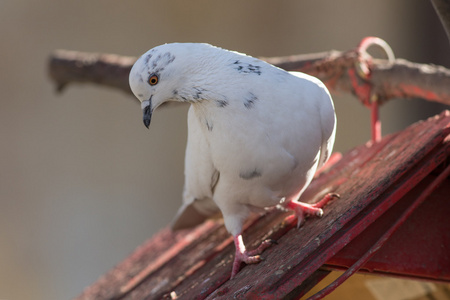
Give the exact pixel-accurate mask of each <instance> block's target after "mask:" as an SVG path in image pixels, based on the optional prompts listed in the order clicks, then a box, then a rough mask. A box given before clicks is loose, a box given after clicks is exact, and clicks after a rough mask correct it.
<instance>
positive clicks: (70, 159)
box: [0, 0, 450, 300]
mask: <svg viewBox="0 0 450 300" xmlns="http://www.w3.org/2000/svg"><path fill="white" fill-rule="evenodd" d="M369 35H373V36H378V37H381V38H383V39H385V40H386V41H387V42H388V43H389V44H390V45H391V47H392V48H393V50H394V53H395V54H396V56H397V57H400V58H405V59H408V60H410V61H414V62H420V63H435V64H440V65H444V66H447V67H449V66H450V57H449V55H448V54H449V43H448V41H447V38H446V36H445V33H444V30H443V29H442V26H441V24H440V22H439V20H438V17H437V15H436V13H435V12H434V10H433V7H432V5H431V3H430V2H428V1H423V0H398V1H390V0H379V1H370V2H369V1H350V0H341V1H334V0H323V1H271V0H247V1H238V0H229V1H220V2H219V1H206V0H204V1H185V0H176V1H142V0H141V1H133V2H130V1H128V2H127V1H119V0H108V1H105V0H103V1H95V2H93V1H86V0H80V1H69V2H67V1H49V0H46V1H7V0H6V1H1V2H0V37H1V43H0V54H1V58H2V59H1V60H0V95H1V98H0V107H1V109H0V134H1V147H0V299H8V300H16V299H33V300H39V299H70V298H73V297H75V296H77V295H78V294H80V293H81V291H82V290H83V288H85V287H86V286H88V285H89V284H91V283H92V282H94V281H95V280H96V279H97V278H98V277H99V276H100V275H102V274H103V273H105V272H106V271H107V270H109V269H110V268H112V267H113V266H114V265H115V264H117V263H118V262H119V261H121V260H122V259H124V258H125V257H126V256H127V255H128V254H129V253H130V252H131V251H133V250H134V249H135V248H136V247H137V246H138V245H140V244H142V243H143V242H144V241H145V240H146V239H148V238H150V237H151V236H152V235H153V234H154V233H155V232H157V231H158V230H159V229H161V228H163V227H165V226H166V225H167V224H168V223H169V222H170V221H171V219H172V217H173V216H174V214H175V212H176V210H177V208H178V206H179V205H180V203H181V192H182V187H183V162H184V148H185V143H186V112H187V107H176V108H167V109H161V110H158V111H157V113H155V114H154V117H153V120H152V126H151V128H150V130H147V129H146V128H145V127H144V126H143V124H142V119H141V118H142V115H141V110H140V106H139V104H138V102H137V101H136V100H135V99H133V98H132V97H131V96H129V95H125V94H124V93H122V92H118V91H116V90H112V89H107V88H100V87H97V86H92V85H82V86H77V85H74V86H69V87H68V89H67V90H65V92H64V93H63V94H61V95H58V94H56V93H55V91H54V86H53V85H52V83H51V82H50V80H49V79H48V77H47V74H46V67H47V59H48V55H49V54H50V53H51V52H52V51H53V50H54V49H57V48H63V49H70V50H80V51H94V52H108V53H116V54H122V55H133V56H138V55H141V54H142V53H144V52H145V51H147V50H148V49H150V48H152V47H154V46H157V45H159V44H163V43H167V42H175V41H179V42H188V41H189V42H207V43H211V44H214V45H216V46H221V47H223V48H227V49H231V50H236V51H239V52H244V53H247V54H250V55H253V56H266V57H269V56H281V55H290V54H300V53H311V52H321V51H328V50H332V49H336V50H348V49H350V48H353V47H355V46H356V45H357V44H358V43H359V41H360V40H361V39H362V38H363V37H365V36H369ZM333 97H334V100H335V105H336V111H337V116H338V132H337V142H336V147H335V150H336V151H346V150H348V149H350V148H352V147H353V146H356V145H359V144H361V143H364V142H366V141H367V140H368V139H369V138H370V129H369V111H368V110H366V109H365V108H363V107H362V106H361V105H360V104H359V103H358V102H357V101H356V99H355V98H354V97H352V96H350V95H333ZM442 109H443V107H442V106H439V105H436V104H430V103H426V102H425V101H423V100H419V99H418V100H397V101H393V102H390V103H388V104H387V105H385V106H384V107H383V108H382V110H381V117H382V122H383V133H385V134H386V133H389V132H394V131H398V130H401V129H402V128H404V127H406V126H407V125H408V124H411V123H412V122H414V121H416V120H419V119H424V118H426V117H428V116H432V115H434V114H436V113H438V112H440V111H441V110H442Z"/></svg>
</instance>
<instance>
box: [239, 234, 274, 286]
mask: <svg viewBox="0 0 450 300" xmlns="http://www.w3.org/2000/svg"><path fill="white" fill-rule="evenodd" d="M234 244H235V246H236V254H235V256H234V263H233V270H232V271H231V279H233V278H234V277H235V276H236V274H237V273H238V272H239V269H240V268H241V263H246V264H256V263H259V262H261V261H263V260H264V258H263V257H261V256H260V254H261V253H262V252H263V251H264V250H265V249H267V248H268V247H270V246H272V245H273V244H278V243H277V241H275V240H271V239H268V240H265V241H263V242H262V243H261V245H259V247H258V248H256V249H255V250H251V251H247V250H246V249H245V245H244V242H243V240H242V235H237V236H235V237H234Z"/></svg>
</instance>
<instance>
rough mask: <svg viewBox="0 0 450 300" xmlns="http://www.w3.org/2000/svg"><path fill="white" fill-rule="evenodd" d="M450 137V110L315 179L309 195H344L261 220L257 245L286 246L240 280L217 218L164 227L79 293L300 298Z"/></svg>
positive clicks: (252, 238) (443, 154) (352, 154)
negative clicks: (179, 228) (314, 212)
mask: <svg viewBox="0 0 450 300" xmlns="http://www.w3.org/2000/svg"><path fill="white" fill-rule="evenodd" d="M449 134H450V113H449V112H444V113H442V114H441V115H440V116H439V117H435V118H430V119H428V120H427V121H423V122H419V123H416V124H414V125H412V126H410V127H408V128H407V129H405V130H404V131H402V132H400V133H398V134H394V135H390V136H387V137H385V138H383V140H382V141H381V142H380V143H377V144H375V145H373V146H368V145H363V146H360V147H357V148H355V149H354V150H351V151H349V152H348V153H346V154H345V155H344V156H343V157H342V158H341V159H340V160H339V161H338V162H337V163H335V164H334V165H333V166H331V167H330V168H329V169H328V170H324V171H323V172H322V174H321V175H320V176H319V177H318V178H316V179H315V180H314V181H313V182H312V184H311V185H310V187H309V188H308V190H307V192H305V194H304V197H303V198H302V201H306V202H312V201H315V200H316V199H317V198H319V197H321V196H322V195H323V194H325V193H327V192H330V191H333V192H337V193H339V194H340V195H341V199H340V200H337V201H334V202H332V203H330V204H329V205H328V206H326V207H325V209H324V212H325V214H324V217H323V218H321V219H318V218H311V219H308V220H307V222H306V223H305V225H304V226H303V227H302V228H300V229H295V228H294V227H295V220H293V219H292V218H289V217H288V218H286V216H287V215H288V214H286V213H282V212H277V211H273V212H270V213H268V214H266V215H265V216H262V217H259V218H255V219H254V220H252V221H251V222H250V223H251V224H252V226H248V228H247V229H246V231H245V233H244V240H245V241H246V244H247V245H248V247H249V248H250V249H251V248H252V247H255V246H256V245H258V244H259V242H260V241H261V240H262V239H265V238H272V239H274V240H277V241H278V243H279V244H278V245H275V246H273V247H271V248H269V249H267V250H266V251H265V252H264V253H263V257H264V258H265V260H264V261H263V262H261V263H259V264H256V265H249V266H245V267H244V268H243V269H242V270H241V272H240V273H239V274H238V275H237V276H236V277H235V278H234V279H233V280H229V275H230V270H231V264H232V262H233V253H234V248H233V247H234V246H233V243H232V239H231V237H230V236H229V234H228V233H227V232H226V230H225V229H224V227H223V226H221V224H220V223H217V222H213V221H209V222H207V223H205V224H203V225H201V226H199V227H198V228H196V229H194V230H190V231H184V232H180V233H171V232H170V231H168V230H167V229H164V230H163V231H161V232H160V233H159V234H157V235H156V236H155V237H153V238H152V239H151V240H149V241H147V242H146V244H145V245H143V246H142V247H141V248H140V249H138V250H137V251H136V252H135V253H133V254H132V255H131V256H130V257H128V258H127V259H126V260H124V261H123V262H122V263H120V264H119V265H118V266H117V267H116V268H114V269H113V270H111V271H110V272H108V273H107V274H106V275H105V276H104V277H103V278H101V279H100V280H99V281H98V282H96V283H94V284H93V285H92V286H91V287H89V288H87V289H86V290H85V291H84V292H83V294H82V295H80V296H79V298H77V299H161V298H168V299H170V297H177V299H229V298H233V297H234V298H236V299H281V298H283V297H286V298H287V299H295V297H296V296H298V295H301V294H302V288H305V289H306V288H307V287H306V285H307V283H308V282H312V284H313V283H314V282H317V280H320V277H321V276H322V275H323V273H320V272H319V271H318V269H319V268H320V267H321V266H322V265H323V264H325V263H326V262H331V261H332V260H331V259H332V257H335V255H336V253H344V252H342V251H344V250H343V249H344V247H345V246H346V245H349V243H351V242H352V241H356V240H357V239H358V236H359V235H360V234H361V233H362V235H361V236H360V238H363V237H364V236H366V234H365V230H366V229H367V228H368V227H369V226H370V225H371V224H376V221H377V220H378V219H379V218H380V217H381V216H383V214H384V213H385V212H387V211H390V210H391V208H395V206H396V203H397V202H398V201H400V200H401V199H404V198H405V195H407V194H408V192H410V191H411V190H412V189H413V188H414V187H415V186H417V185H418V184H419V183H420V182H421V181H422V180H423V179H424V178H426V177H427V176H428V175H429V174H430V173H431V172H432V171H433V170H434V169H436V168H437V166H438V165H439V164H441V163H443V162H444V161H445V160H446V159H448V157H449V153H450V142H449V141H448V139H447V140H446V141H445V142H444V139H445V138H446V137H447V136H448V135H449ZM423 234H424V235H426V233H423ZM341 250H342V251H341ZM149 252H151V253H149ZM352 255H353V254H352ZM376 257H377V256H374V257H373V259H375V258H376ZM342 265H344V266H347V264H342ZM369 267H370V266H367V268H369ZM318 272H319V273H318ZM136 276H137V277H136ZM311 276H313V277H311ZM302 284H303V285H302ZM299 287H300V288H299ZM289 297H291V298H289Z"/></svg>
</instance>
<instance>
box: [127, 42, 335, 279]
mask: <svg viewBox="0 0 450 300" xmlns="http://www.w3.org/2000/svg"><path fill="white" fill-rule="evenodd" d="M129 80H130V87H131V90H132V91H133V93H134V95H135V96H136V97H137V98H138V99H139V100H140V101H141V103H142V104H141V107H142V110H143V114H144V117H143V121H144V124H145V126H146V127H147V128H148V126H149V125H150V120H151V116H152V113H153V111H154V110H155V109H156V108H157V107H158V106H160V105H161V104H163V103H165V102H167V101H178V102H188V103H190V104H191V106H190V109H189V113H188V142H187V148H186V158H185V186H184V192H183V205H182V206H181V208H180V210H179V212H178V214H177V216H176V220H175V221H174V224H173V228H174V229H181V228H187V227H192V226H195V225H197V224H200V223H202V222H203V221H204V220H205V219H206V218H208V217H210V216H212V215H216V214H218V213H220V212H221V213H222V216H223V218H224V222H225V226H226V228H227V230H228V231H229V232H230V233H231V234H232V235H233V237H234V243H235V246H236V255H235V259H234V264H233V270H232V274H231V277H232V278H233V277H234V276H235V275H236V274H237V273H238V271H239V268H240V265H241V263H242V262H244V263H247V264H248V263H257V262H259V261H260V260H261V257H260V256H259V254H260V253H261V252H262V251H264V249H266V248H267V247H268V246H270V245H271V242H270V241H264V242H263V243H262V244H261V245H260V246H259V247H258V249H256V250H253V251H247V250H246V248H245V245H244V242H243V240H242V227H243V223H244V222H245V221H246V219H247V218H248V216H249V214H250V213H251V212H252V211H262V210H263V209H264V208H268V207H274V206H276V205H278V204H282V205H284V206H285V207H286V208H289V209H292V210H294V212H295V214H296V216H297V218H298V225H300V223H301V222H302V221H303V220H304V215H305V214H310V215H317V216H322V214H323V211H322V209H321V207H323V205H325V204H326V202H328V201H329V200H331V199H333V198H334V197H338V196H337V195H336V194H328V195H326V196H325V197H324V199H323V200H321V201H319V202H318V203H316V204H312V205H311V204H306V203H302V202H299V201H298V200H299V198H300V196H301V194H302V193H303V191H304V190H305V189H306V187H307V186H308V185H309V183H310V182H311V180H312V178H313V176H314V173H315V172H316V170H317V169H318V168H319V167H320V166H322V165H323V164H324V163H325V162H326V161H327V159H328V157H329V155H330V154H331V152H332V148H333V144H334V138H335V131H336V115H335V111H334V106H333V102H332V99H331V97H330V94H329V92H328V90H327V88H326V87H325V86H324V84H323V83H322V82H321V81H320V80H318V79H317V78H314V77H311V76H309V75H306V74H303V73H300V72H286V71H284V70H282V69H280V68H277V67H275V66H273V65H270V64H268V63H266V62H264V61H262V60H259V59H256V58H254V57H251V56H247V55H245V54H241V53H238V52H233V51H228V50H224V49H221V48H218V47H214V46H211V45H208V44H199V43H172V44H165V45H161V46H158V47H155V48H153V49H151V50H149V51H148V52H146V53H145V54H144V55H142V56H141V57H140V58H139V59H138V60H137V61H136V63H135V64H134V66H133V68H132V69H131V72H130V78H129Z"/></svg>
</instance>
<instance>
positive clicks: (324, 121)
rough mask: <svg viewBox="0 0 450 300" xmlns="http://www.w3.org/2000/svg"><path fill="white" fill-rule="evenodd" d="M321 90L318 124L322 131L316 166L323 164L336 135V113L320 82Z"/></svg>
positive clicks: (329, 153) (328, 155)
mask: <svg viewBox="0 0 450 300" xmlns="http://www.w3.org/2000/svg"><path fill="white" fill-rule="evenodd" d="M319 86H320V87H321V88H322V89H323V90H324V93H323V96H322V97H321V99H320V106H319V109H320V125H321V131H322V145H321V147H320V157H319V164H318V166H317V167H318V168H320V167H321V166H323V165H324V164H325V163H326V162H327V160H328V158H330V155H331V152H332V151H333V145H334V138H335V135H336V113H335V111H334V105H333V100H332V99H331V96H330V94H329V92H328V90H327V88H326V87H325V85H323V84H322V83H320V85H319Z"/></svg>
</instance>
